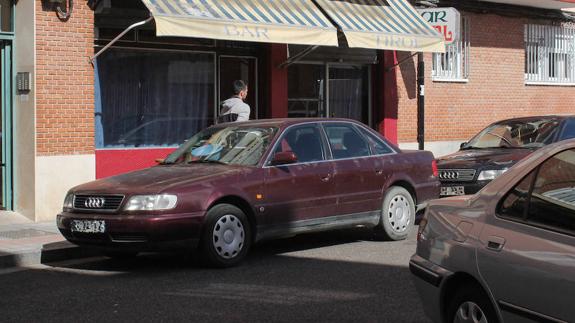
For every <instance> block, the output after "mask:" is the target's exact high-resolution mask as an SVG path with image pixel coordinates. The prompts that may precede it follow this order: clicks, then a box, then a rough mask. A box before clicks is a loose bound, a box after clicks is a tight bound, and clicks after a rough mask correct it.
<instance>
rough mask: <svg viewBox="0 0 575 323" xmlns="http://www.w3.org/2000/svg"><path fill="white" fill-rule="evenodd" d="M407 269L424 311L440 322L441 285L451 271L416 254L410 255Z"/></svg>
mask: <svg viewBox="0 0 575 323" xmlns="http://www.w3.org/2000/svg"><path fill="white" fill-rule="evenodd" d="M409 271H411V273H412V274H413V281H414V284H415V288H416V289H417V292H418V294H419V297H420V298H421V302H422V305H423V309H424V311H425V313H426V314H427V316H428V317H429V318H431V319H432V320H433V321H434V322H438V323H440V322H442V314H441V307H442V303H441V286H442V284H443V283H444V282H445V280H446V279H447V278H448V277H449V276H451V275H452V274H453V273H452V272H450V271H448V270H446V269H445V268H442V267H440V266H438V265H436V264H434V263H432V262H431V261H428V260H426V259H424V258H422V257H420V256H418V255H413V256H412V257H411V260H410V261H409Z"/></svg>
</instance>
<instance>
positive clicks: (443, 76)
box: [432, 17, 470, 81]
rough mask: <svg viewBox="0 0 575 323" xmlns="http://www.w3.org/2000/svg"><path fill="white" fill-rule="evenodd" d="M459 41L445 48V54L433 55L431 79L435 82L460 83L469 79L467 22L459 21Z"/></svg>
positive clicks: (464, 19) (463, 18) (463, 19)
mask: <svg viewBox="0 0 575 323" xmlns="http://www.w3.org/2000/svg"><path fill="white" fill-rule="evenodd" d="M459 36H460V37H459V39H458V40H457V41H455V42H453V43H451V44H449V45H446V46H445V53H443V54H433V68H432V77H433V80H435V81H462V80H467V79H468V78H469V49H470V36H469V20H468V19H467V18H465V17H462V19H461V31H460V35H459Z"/></svg>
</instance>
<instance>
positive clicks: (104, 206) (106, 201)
mask: <svg viewBox="0 0 575 323" xmlns="http://www.w3.org/2000/svg"><path fill="white" fill-rule="evenodd" d="M123 200H124V196H123V195H76V196H74V209H77V210H90V211H116V210H118V209H119V208H120V205H122V201H123Z"/></svg>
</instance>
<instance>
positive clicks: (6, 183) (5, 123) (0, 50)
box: [0, 41, 12, 210]
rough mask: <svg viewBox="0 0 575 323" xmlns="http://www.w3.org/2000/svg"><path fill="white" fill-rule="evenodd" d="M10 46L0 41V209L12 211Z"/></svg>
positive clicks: (8, 43) (6, 42)
mask: <svg viewBox="0 0 575 323" xmlns="http://www.w3.org/2000/svg"><path fill="white" fill-rule="evenodd" d="M11 56H12V46H11V44H10V42H8V41H0V88H1V91H0V105H1V110H2V113H1V114H0V138H1V140H0V150H1V152H2V155H1V160H0V165H1V168H2V172H1V174H2V178H1V180H0V182H1V184H2V185H1V186H2V192H1V194H0V198H1V199H2V201H1V204H0V205H1V207H2V209H4V210H11V209H12V57H11Z"/></svg>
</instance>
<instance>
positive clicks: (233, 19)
mask: <svg viewBox="0 0 575 323" xmlns="http://www.w3.org/2000/svg"><path fill="white" fill-rule="evenodd" d="M142 1H143V2H144V4H145V5H146V6H147V7H148V9H149V10H150V12H151V14H152V16H153V17H154V20H155V21H156V35H157V36H180V37H196V38H210V39H224V40H236V41H250V42H265V43H282V44H302V45H322V46H337V45H338V41H337V29H336V28H335V27H334V26H333V25H332V24H331V23H330V21H329V19H327V18H326V17H325V16H324V15H323V14H322V12H321V10H320V9H319V8H318V7H317V6H315V5H314V3H313V2H312V1H311V0H236V1H229V0H142Z"/></svg>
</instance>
